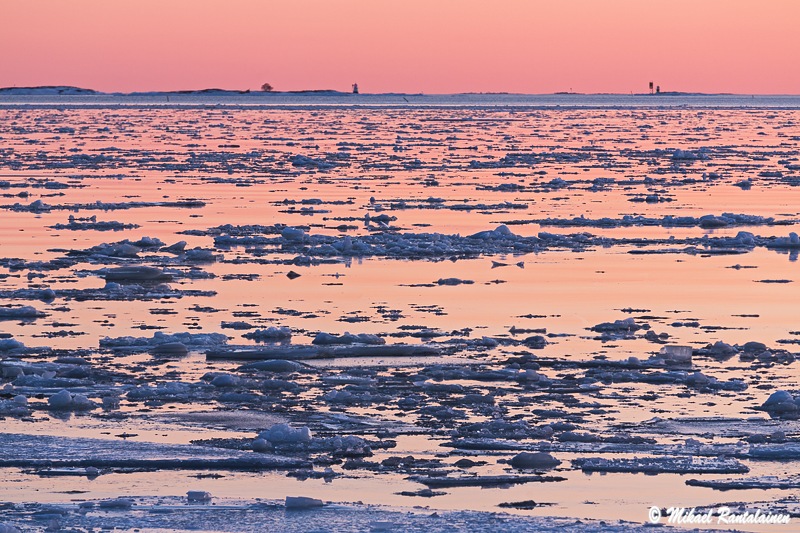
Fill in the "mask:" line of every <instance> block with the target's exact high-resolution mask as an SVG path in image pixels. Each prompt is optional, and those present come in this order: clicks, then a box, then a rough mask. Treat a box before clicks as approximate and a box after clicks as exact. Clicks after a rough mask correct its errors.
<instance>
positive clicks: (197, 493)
mask: <svg viewBox="0 0 800 533" xmlns="http://www.w3.org/2000/svg"><path fill="white" fill-rule="evenodd" d="M186 499H187V500H189V501H190V502H207V501H211V493H209V492H205V491H202V490H190V491H189V492H187V493H186Z"/></svg>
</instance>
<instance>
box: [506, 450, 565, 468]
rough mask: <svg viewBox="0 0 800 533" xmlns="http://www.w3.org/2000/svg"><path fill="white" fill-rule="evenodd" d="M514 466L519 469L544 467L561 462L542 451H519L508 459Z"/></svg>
mask: <svg viewBox="0 0 800 533" xmlns="http://www.w3.org/2000/svg"><path fill="white" fill-rule="evenodd" d="M509 464H510V465H511V466H513V467H514V468H520V469H545V468H554V467H556V466H558V465H560V464H561V461H559V460H558V459H556V458H555V457H553V456H552V455H550V454H549V453H544V452H520V453H518V454H517V455H515V456H514V457H513V459H511V461H509Z"/></svg>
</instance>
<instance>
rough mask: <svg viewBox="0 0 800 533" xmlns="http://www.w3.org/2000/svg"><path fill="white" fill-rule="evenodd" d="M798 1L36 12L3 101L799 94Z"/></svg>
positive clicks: (198, 1) (439, 1)
mask: <svg viewBox="0 0 800 533" xmlns="http://www.w3.org/2000/svg"><path fill="white" fill-rule="evenodd" d="M798 23H800V1H797V0H664V1H658V2H656V1H650V0H552V1H551V0H542V1H536V0H505V1H499V2H497V1H489V0H485V1H476V0H405V1H392V0H369V1H362V0H271V1H267V0H226V1H211V0H135V1H131V0H71V1H69V2H62V1H47V0H26V1H24V2H4V4H3V7H2V11H0V50H2V63H0V65H1V67H0V86H31V85H75V86H79V87H87V88H93V89H97V90H101V91H123V92H128V91H144V90H178V89H202V88H208V87H221V88H228V89H258V88H259V87H260V86H261V84H262V83H264V82H269V83H271V84H272V85H273V86H274V87H275V89H276V90H300V89H337V90H349V89H350V85H351V84H352V83H353V82H358V83H359V85H360V87H361V89H362V92H376V93H377V92H410V93H417V92H424V93H455V92H494V91H498V92H499V91H507V92H519V93H551V92H556V91H568V90H573V91H576V92H619V93H628V92H645V91H646V90H647V83H648V82H649V81H650V80H652V81H654V82H655V83H656V84H658V85H660V86H661V87H662V90H679V91H700V92H733V93H744V94H751V93H754V94H798V93H800V69H798V68H797V53H798V50H799V49H800V38H798V37H797V34H798V29H797V27H798Z"/></svg>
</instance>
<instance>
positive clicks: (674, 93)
mask: <svg viewBox="0 0 800 533" xmlns="http://www.w3.org/2000/svg"><path fill="white" fill-rule="evenodd" d="M47 89H50V90H60V91H76V92H79V93H85V94H83V95H81V94H61V93H57V94H51V95H48V96H89V95H95V96H142V95H147V94H153V95H157V94H164V95H171V94H176V95H188V94H195V93H210V92H222V93H232V94H240V95H269V94H274V95H285V94H315V93H316V94H319V93H335V94H340V95H353V96H385V95H398V96H468V95H489V96H490V95H508V96H654V97H656V96H800V94H798V93H732V92H698V91H660V92H657V93H652V92H633V91H629V92H577V91H555V92H549V93H521V92H509V91H465V92H453V93H435V92H431V93H426V92H413V93H409V92H379V93H368V92H359V93H353V92H351V91H342V90H338V89H299V90H286V91H276V90H272V91H263V90H259V89H256V90H252V89H223V88H219V87H209V88H203V89H178V90H141V91H129V92H123V91H111V92H106V91H99V90H96V89H90V88H85V87H77V86H74V85H32V86H7V87H0V95H2V94H3V93H9V92H15V91H25V90H29V91H35V90H47ZM6 96H14V95H6ZM19 96H23V95H19Z"/></svg>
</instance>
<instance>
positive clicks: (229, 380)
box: [211, 374, 241, 387]
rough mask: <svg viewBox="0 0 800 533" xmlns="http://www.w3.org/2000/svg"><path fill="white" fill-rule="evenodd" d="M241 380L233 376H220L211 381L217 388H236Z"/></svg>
mask: <svg viewBox="0 0 800 533" xmlns="http://www.w3.org/2000/svg"><path fill="white" fill-rule="evenodd" d="M240 381H241V380H240V379H239V377H238V376H234V375H232V374H220V375H218V376H216V377H215V378H214V379H212V380H211V384H212V385H214V386H215V387H235V386H236V385H238V384H239V382H240Z"/></svg>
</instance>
